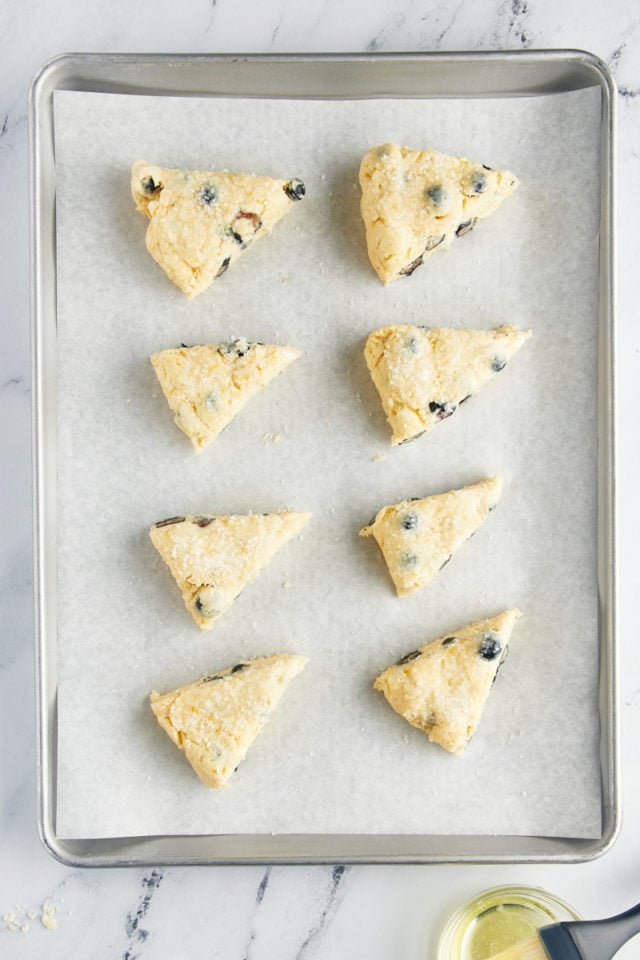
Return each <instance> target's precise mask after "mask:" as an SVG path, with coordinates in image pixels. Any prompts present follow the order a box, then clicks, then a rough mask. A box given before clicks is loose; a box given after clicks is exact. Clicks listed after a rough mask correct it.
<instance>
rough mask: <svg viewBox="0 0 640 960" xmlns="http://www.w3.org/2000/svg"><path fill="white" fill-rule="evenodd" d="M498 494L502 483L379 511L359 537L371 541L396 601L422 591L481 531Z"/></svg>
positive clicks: (488, 482)
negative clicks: (477, 532)
mask: <svg viewBox="0 0 640 960" xmlns="http://www.w3.org/2000/svg"><path fill="white" fill-rule="evenodd" d="M501 492H502V479H501V477H499V476H497V477H492V478H491V479H489V480H481V481H480V483H474V484H472V485H471V486H468V487H462V488H461V489H459V490H450V491H449V492H448V493H438V494H436V495H435V496H433V497H425V498H424V499H423V500H417V499H416V500H403V501H402V503H396V504H393V505H391V506H388V507H383V508H382V510H380V511H379V512H378V514H377V515H376V517H375V519H374V520H372V522H371V523H370V524H369V525H368V526H366V527H363V529H362V530H361V531H360V536H361V537H371V536H373V537H375V539H376V540H377V542H378V544H379V546H380V549H381V550H382V553H383V556H384V559H385V562H386V564H387V567H388V569H389V573H390V575H391V579H392V580H393V582H394V584H395V587H396V593H397V594H398V596H399V597H408V596H410V595H411V594H412V593H415V592H416V590H421V589H422V587H424V586H425V585H426V584H427V583H429V581H430V580H432V579H433V577H435V575H436V574H437V573H438V571H439V570H441V569H442V568H443V567H444V566H445V564H447V563H448V562H449V560H451V557H452V556H453V554H454V553H455V552H456V550H457V549H458V548H459V547H461V546H462V544H463V543H464V542H465V540H468V539H469V537H470V536H471V535H472V534H473V533H475V532H476V530H477V529H478V528H479V527H481V526H482V524H483V523H484V521H485V520H486V519H487V517H488V516H489V513H490V512H491V511H492V510H493V508H494V507H495V505H496V503H497V502H498V498H499V497H500V494H501Z"/></svg>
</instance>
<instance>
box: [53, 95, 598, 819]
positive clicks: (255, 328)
mask: <svg viewBox="0 0 640 960" xmlns="http://www.w3.org/2000/svg"><path fill="white" fill-rule="evenodd" d="M55 97H56V99H55V143H56V167H57V196H56V199H57V237H58V263H57V277H58V323H59V395H58V401H59V580H60V582H59V700H58V704H59V722H58V809H57V829H58V833H59V835H60V836H61V837H65V838H72V837H107V836H112V837H115V836H129V835H150V834H164V833H170V834H181V833H182V834H194V833H219V832H223V833H235V832H239V833H252V832H258V833H261V832H267V833H269V832H273V833H279V832H284V833H287V832H290V833H373V834H375V833H439V834H448V833H461V834H469V833H471V834H475V833H481V834H504V835H510V834H524V835H556V836H571V837H596V836H599V835H600V803H601V799H600V785H599V761H598V737H599V716H598V700H597V667H598V637H597V609H596V404H597V391H596V360H597V356H596V351H597V287H598V212H599V155H598V153H599V123H600V94H599V92H598V91H596V90H589V91H580V92H575V93H569V94H562V95H555V96H547V97H540V98H532V99H499V100H472V101H471V100H470V101H461V100H446V101H444V100H443V101H434V100H431V101H425V100H410V99H407V100H369V101H364V100H361V101H346V102H304V101H295V100H289V101H286V100H285V101H282V100H278V101H270V100H250V99H221V100H216V99H186V98H168V97H167V98H152V97H142V96H140V97H135V96H119V95H101V94H93V93H89V94H84V93H75V92H58V93H56V95H55ZM388 141H392V142H399V143H404V144H407V145H410V146H416V147H420V146H433V147H436V148H437V149H440V150H442V151H444V152H447V153H453V154H462V155H466V156H469V157H472V158H474V159H477V160H478V161H479V162H482V163H486V164H488V165H490V166H495V167H502V168H508V169H511V170H512V171H514V172H515V173H516V174H517V175H518V177H519V179H520V180H521V186H520V188H519V190H518V191H517V192H516V194H515V195H514V196H513V197H512V198H511V199H510V200H508V201H507V202H506V203H505V205H504V206H503V207H502V209H501V210H499V211H498V212H497V213H496V214H495V215H494V216H493V217H491V218H490V219H489V220H487V221H483V222H482V223H480V224H479V225H478V226H477V228H476V230H475V231H474V232H473V233H471V234H470V235H468V236H466V237H465V238H464V240H462V239H461V240H460V242H459V243H456V244H455V246H454V247H453V248H452V249H451V250H450V251H448V252H447V253H444V254H441V255H435V256H434V257H433V258H432V259H431V260H430V261H429V262H428V264H426V265H425V266H423V267H421V268H420V270H418V271H417V272H416V273H415V274H414V275H413V277H412V278H411V279H409V280H401V281H398V282H397V283H395V284H393V285H392V286H391V287H389V288H383V286H382V285H381V284H380V283H379V281H378V279H377V277H376V276H375V274H374V273H373V271H372V269H371V267H370V265H369V262H368V259H367V254H366V248H365V242H364V229H363V225H362V222H361V219H360V215H359V196H360V191H359V187H358V185H357V174H358V167H359V162H360V159H361V157H362V155H363V154H364V152H365V151H366V150H367V149H368V148H369V147H370V146H372V145H374V144H377V143H384V142H388ZM138 159H144V160H147V161H149V162H152V163H157V164H160V165H164V166H176V167H184V168H201V169H212V170H216V169H222V168H226V169H229V170H236V171H245V172H256V173H264V174H269V175H272V176H277V177H290V176H297V177H301V178H302V179H304V181H305V183H306V185H307V197H306V199H305V200H304V201H303V202H302V203H300V204H298V205H296V206H295V207H294V208H292V210H291V211H290V213H288V214H287V216H286V218H285V219H284V220H283V221H281V223H279V224H278V225H277V226H276V228H275V230H274V232H273V235H272V236H271V237H268V238H266V239H263V240H260V242H259V243H256V244H255V245H254V247H252V248H251V249H250V250H248V251H247V252H246V253H245V254H244V255H243V257H242V258H241V259H240V260H239V261H238V262H237V263H235V264H234V265H233V267H232V269H230V270H229V271H228V272H227V274H226V275H225V276H224V277H223V278H221V279H220V280H219V281H216V283H215V284H214V286H213V287H212V288H211V289H210V290H209V291H208V292H206V293H205V294H203V295H201V296H200V297H198V298H197V299H196V300H194V301H188V300H187V299H186V298H185V297H184V295H183V294H182V293H181V292H180V291H179V290H178V288H177V287H175V286H174V285H173V284H172V283H171V282H170V281H169V280H168V279H167V278H166V276H165V275H164V273H163V272H162V271H161V270H160V268H159V267H158V266H157V265H156V264H155V263H154V262H153V261H152V259H151V257H150V256H149V254H148V253H147V251H146V249H145V244H144V234H145V230H146V220H145V219H144V218H143V217H142V216H140V214H138V213H137V212H136V210H135V208H134V204H133V201H132V199H131V196H130V193H129V170H130V166H131V164H132V163H133V162H134V161H135V160H138ZM389 322H415V323H419V324H428V325H431V326H437V325H450V326H460V327H462V326H464V327H479V328H487V327H494V326H497V325H499V324H501V323H504V322H513V323H516V324H518V325H520V326H522V327H530V328H532V329H533V331H534V337H533V339H532V340H531V341H530V342H529V343H528V344H527V345H526V346H525V347H524V348H523V350H522V351H521V353H520V354H519V355H518V356H517V357H515V358H514V359H513V361H512V362H511V363H510V364H509V366H508V367H507V368H506V370H505V371H504V373H503V374H500V376H499V377H497V378H495V380H494V381H493V382H492V383H491V384H489V385H487V386H486V387H484V388H483V390H482V391H481V393H480V394H479V395H478V396H477V397H475V398H474V399H473V400H472V401H471V402H470V403H468V404H466V405H465V406H464V408H462V409H461V410H460V411H458V412H457V413H456V415H455V416H454V417H452V418H451V419H449V420H447V421H446V422H444V423H442V424H438V425H437V427H436V428H435V429H434V430H433V432H432V433H431V434H429V435H428V436H427V437H423V438H421V439H420V440H417V441H415V442H414V443H412V444H408V445H406V446H404V447H400V448H392V447H391V445H390V442H389V436H390V432H389V429H388V427H387V424H386V422H385V420H384V416H383V414H382V410H381V406H380V403H379V399H378V396H377V394H376V391H375V389H374V387H373V385H372V383H371V381H370V379H369V375H368V372H367V370H366V367H365V364H364V360H363V356H362V348H363V345H364V340H365V338H366V336H367V334H368V333H369V331H370V330H372V329H374V328H375V327H377V326H381V325H383V324H386V323H389ZM236 336H246V337H247V338H248V339H250V340H252V339H253V340H260V341H266V342H275V343H288V344H292V345H294V346H296V347H298V348H300V349H301V350H302V351H303V356H302V358H301V359H299V360H298V361H297V362H296V363H295V364H294V365H293V366H292V367H290V368H289V370H288V371H286V373H284V374H283V375H282V376H281V377H279V378H278V379H277V380H276V381H275V382H274V383H273V384H271V385H270V386H269V387H268V388H267V389H266V390H265V391H263V392H262V393H261V394H260V395H259V396H258V397H257V398H255V399H254V400H253V401H252V402H251V403H250V405H249V406H248V407H246V408H245V410H244V412H243V413H242V414H241V415H240V416H238V417H237V419H236V420H235V421H234V422H233V424H232V425H231V426H229V428H228V429H227V430H226V431H225V432H224V434H222V435H221V436H220V437H219V438H218V439H217V440H216V441H215V443H214V444H213V445H212V446H211V447H210V448H209V449H208V450H207V451H206V452H205V453H204V454H203V455H202V456H201V457H196V456H195V455H194V454H193V453H192V450H191V445H190V443H189V441H188V440H187V438H186V437H184V436H183V434H182V433H181V432H180V431H179V430H178V429H177V428H176V427H175V425H174V424H173V421H172V417H171V414H170V412H169V409H168V406H167V404H166V402H165V400H164V397H163V396H162V393H161V391H160V389H159V386H158V384H157V382H156V379H155V375H154V372H153V370H152V368H151V365H150V363H149V361H148V356H149V354H151V353H153V352H155V351H158V350H162V349H164V348H166V347H171V346H176V345H177V344H179V343H180V342H184V343H207V342H217V341H219V340H227V339H230V338H232V337H236ZM276 440H278V441H279V442H276ZM496 472H500V473H502V475H503V477H504V480H505V491H504V493H503V496H502V499H501V501H500V503H499V504H498V508H497V509H496V511H495V512H494V513H493V514H492V515H491V517H490V518H489V520H488V521H487V523H486V524H485V525H484V526H483V527H482V528H481V530H480V531H479V532H478V533H477V534H476V536H475V537H474V538H473V540H472V541H470V542H469V543H467V544H465V545H464V547H462V548H461V550H460V551H459V553H458V554H457V555H456V556H455V557H454V559H453V560H452V562H451V563H450V564H449V565H448V566H447V567H446V568H445V569H443V571H442V572H441V573H440V574H439V576H438V577H437V578H436V579H435V580H434V581H433V582H432V583H431V584H430V585H429V586H428V587H427V588H426V589H424V590H423V591H421V592H420V593H419V594H417V595H416V596H414V597H413V598H410V599H405V600H400V599H398V598H397V597H396V596H395V593H394V591H393V588H392V585H391V581H390V579H389V577H388V575H387V572H386V568H385V566H384V562H383V560H382V556H381V554H380V552H379V549H378V547H377V545H376V544H375V542H374V541H373V540H362V539H359V538H358V535H357V534H358V530H359V528H360V527H361V526H362V525H364V524H365V523H367V522H368V521H369V520H370V519H371V517H372V516H373V515H374V514H375V513H376V511H377V510H378V509H379V508H380V507H381V506H383V505H384V504H387V503H393V502H396V501H398V500H400V499H403V498H405V497H421V496H427V495H429V494H432V493H438V492H441V491H445V490H448V489H451V488H454V487H457V486H461V485H464V484H467V483H471V482H474V481H476V480H479V479H481V478H482V477H485V476H491V475H493V474H495V473H496ZM281 508H290V509H298V510H311V511H313V514H314V518H313V520H312V522H311V523H310V524H309V526H308V527H307V528H306V529H305V531H304V533H303V535H302V536H301V537H300V538H299V539H297V540H295V541H293V542H291V543H290V544H288V545H287V546H286V547H285V548H284V549H283V550H282V551H281V552H280V553H279V554H278V555H277V556H276V558H275V559H274V560H273V561H272V563H271V564H270V566H269V567H268V568H267V569H265V570H264V571H263V572H262V574H261V575H260V576H259V578H258V579H257V580H256V581H255V582H254V583H253V584H252V585H251V586H249V587H247V589H246V590H245V591H244V592H243V594H242V596H241V597H239V599H238V600H237V601H236V602H235V603H234V605H233V606H232V608H231V609H230V610H229V611H228V612H227V613H225V614H224V615H223V616H222V617H221V618H220V620H219V621H218V622H217V624H216V626H215V627H214V630H213V631H212V632H211V633H209V634H206V633H201V632H200V631H199V630H198V628H197V627H196V626H195V624H194V623H193V622H192V620H191V617H190V615H189V614H188V613H187V611H186V610H185V608H184V606H183V603H182V599H181V597H180V594H179V591H178V589H177V587H176V585H175V583H174V582H173V580H172V578H171V576H170V574H169V572H168V570H167V569H166V568H165V566H164V564H163V563H162V561H161V560H160V559H159V557H158V556H157V554H156V553H155V551H154V548H153V546H152V545H151V542H150V540H149V537H148V533H147V530H148V527H149V525H150V524H151V523H153V522H154V521H156V520H159V519H162V518H164V517H168V516H174V515H176V514H183V513H198V512H212V513H232V512H248V511H256V512H267V511H272V510H278V509H281ZM514 605H517V606H519V607H520V608H521V610H522V611H523V613H524V617H523V619H522V620H521V621H520V622H519V624H518V625H517V626H516V629H515V631H514V635H513V640H512V644H511V650H510V654H509V658H508V660H507V662H506V663H505V664H504V666H503V667H502V669H501V671H500V675H499V677H498V680H497V682H496V684H495V686H494V689H493V692H492V694H491V696H490V698H489V701H488V703H487V707H486V709H485V713H484V716H483V718H482V721H481V724H480V727H479V729H478V732H477V733H476V735H475V737H474V739H473V740H472V742H471V744H470V745H469V747H468V749H467V753H466V755H465V757H464V758H463V759H458V758H455V757H452V756H450V755H448V754H446V753H445V752H444V751H443V750H441V749H440V748H439V747H437V746H435V745H431V744H429V742H428V741H427V739H426V737H425V736H424V734H422V733H421V732H419V731H417V730H414V729H413V728H411V727H410V726H409V725H408V724H406V722H405V721H403V720H402V719H401V718H400V717H398V716H397V715H396V714H395V713H394V712H393V711H392V710H391V709H390V707H389V706H388V705H387V703H386V701H385V700H384V698H383V697H382V695H381V694H379V693H376V692H375V691H374V690H373V689H372V687H371V684H372V681H373V679H374V678H375V676H376V674H377V673H378V672H379V671H380V670H381V669H382V668H384V667H386V666H387V665H388V664H389V663H391V662H393V661H395V660H396V659H397V658H398V657H400V656H402V655H403V654H405V653H407V652H408V651H410V650H413V649H415V648H416V647H417V646H418V645H420V644H422V643H424V642H426V641H427V640H429V639H433V638H435V637H437V636H439V635H442V634H443V633H445V632H446V633H451V632H452V631H454V630H455V628H456V627H458V626H461V625H463V624H465V623H467V622H470V621H472V620H475V619H479V618H482V617H485V616H490V615H492V614H494V613H497V612H498V611H500V610H502V609H505V608H506V607H510V606H514ZM281 650H282V651H292V652H299V653H303V654H306V655H307V656H308V657H309V658H310V663H309V665H308V667H307V668H306V670H305V672H304V673H303V674H302V676H301V677H299V678H298V679H296V680H295V681H294V683H293V684H292V685H291V687H290V688H289V690H288V692H287V694H286V696H285V698H284V700H283V701H282V703H281V705H280V707H279V708H278V711H277V712H276V713H275V714H274V716H273V718H272V719H271V721H270V723H269V724H268V725H267V727H266V728H265V730H264V732H263V733H262V734H261V736H260V737H259V738H258V740H257V741H256V742H255V744H254V745H253V747H252V749H251V751H250V752H249V755H248V757H247V759H246V760H245V761H244V762H243V763H242V765H241V766H240V768H239V769H238V772H237V773H236V774H235V776H234V777H233V779H232V781H231V786H230V788H229V789H227V790H219V791H211V790H208V789H207V788H205V787H204V786H203V785H202V784H201V783H200V782H199V780H198V779H197V777H196V776H195V774H194V773H193V771H192V770H191V768H190V767H189V765H188V763H187V762H186V760H185V758H184V756H183V755H182V754H181V753H180V752H179V751H178V750H177V749H176V748H175V747H174V746H173V744H172V743H171V742H170V741H169V739H168V737H167V736H166V735H165V734H164V733H163V732H162V730H161V729H160V727H159V726H158V725H157V723H156V721H155V719H154V717H153V715H152V713H151V710H150V709H149V706H148V701H147V698H148V694H149V692H150V691H151V690H153V689H155V690H158V691H160V692H164V691H166V690H169V689H173V688H174V687H176V686H178V685H180V684H182V683H185V682H187V681H190V680H192V679H195V678H197V677H198V676H200V675H201V674H203V673H206V672H212V671H215V670H217V669H219V668H221V667H224V666H227V665H230V664H233V663H235V662H236V661H237V660H238V659H241V658H246V657H251V656H258V655H261V654H266V653H272V652H276V651H281Z"/></svg>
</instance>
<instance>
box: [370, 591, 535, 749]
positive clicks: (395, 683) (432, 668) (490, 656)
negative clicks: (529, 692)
mask: <svg viewBox="0 0 640 960" xmlns="http://www.w3.org/2000/svg"><path fill="white" fill-rule="evenodd" d="M519 616H521V614H520V611H519V610H505V611H504V613H500V614H498V616H497V617H492V618H491V619H489V620H479V621H477V623H471V624H469V626H466V627H461V628H460V629H459V630H456V631H454V632H453V633H450V634H447V636H446V637H439V638H438V639H437V640H434V641H433V642H432V643H427V644H425V645H424V646H423V647H420V649H419V650H414V651H413V653H409V654H407V656H406V657H403V658H402V659H401V660H399V661H398V663H396V664H394V666H392V667H388V668H387V669H386V670H385V671H384V672H383V673H381V674H380V676H379V677H377V678H376V680H375V683H374V684H373V686H374V687H375V689H376V690H381V691H382V693H384V695H385V697H386V698H387V700H388V701H389V703H390V704H391V706H392V707H393V709H394V710H395V711H396V713H399V714H400V716H401V717H404V719H405V720H407V721H408V722H409V723H410V724H411V725H412V726H414V727H418V729H419V730H424V732H425V733H426V734H427V736H428V737H429V740H432V741H433V742H434V743H439V744H440V746H441V747H444V748H445V750H449V752H450V753H455V754H458V755H460V754H462V753H464V748H465V747H466V745H467V743H468V742H469V739H470V738H471V736H472V735H473V733H474V731H475V729H476V727H477V726H478V721H479V720H480V716H481V714H482V710H483V707H484V705H485V701H486V699H487V697H488V696H489V691H490V690H491V686H492V684H493V681H494V680H495V677H496V673H497V672H498V667H499V666H500V664H501V663H502V661H503V660H504V658H505V656H506V652H507V644H508V643H509V638H510V636H511V631H512V629H513V625H514V623H515V621H516V620H517V619H518V617H519Z"/></svg>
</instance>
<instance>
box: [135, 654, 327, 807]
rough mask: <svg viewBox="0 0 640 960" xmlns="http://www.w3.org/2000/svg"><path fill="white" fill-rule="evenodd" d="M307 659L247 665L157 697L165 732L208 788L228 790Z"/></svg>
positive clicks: (286, 657)
mask: <svg viewBox="0 0 640 960" xmlns="http://www.w3.org/2000/svg"><path fill="white" fill-rule="evenodd" d="M307 662H308V661H307V658H306V657H301V656H296V655H294V654H287V653H278V654H274V655H273V656H270V657H258V658H256V659H255V660H243V661H241V662H240V663H236V664H235V665H234V666H232V667H228V668H227V669H226V670H221V671H220V672H219V673H214V674H211V675H210V676H206V677H202V678H201V679H199V680H196V681H195V682H194V683H187V684H185V686H183V687H179V688H178V689H177V690H172V691H170V692H169V693H165V694H162V695H161V694H158V693H156V692H155V691H154V692H153V693H152V694H151V697H150V700H151V709H152V710H153V712H154V714H155V716H156V719H157V721H158V723H159V724H160V726H161V727H162V729H163V730H164V731H165V732H166V733H167V734H168V735H169V736H170V737H171V739H172V740H173V742H174V743H175V744H176V746H178V747H180V749H181V750H183V751H184V753H185V755H186V757H187V760H188V761H189V763H190V764H191V766H192V767H193V769H194V770H195V772H196V773H197V774H198V776H199V777H200V779H201V780H202V782H203V783H205V784H206V785H207V786H208V787H213V788H214V789H215V788H217V787H224V786H226V785H227V782H228V780H229V777H231V775H232V774H233V772H234V771H235V769H236V767H237V766H238V764H239V763H240V762H241V760H243V759H244V757H245V755H246V753H247V750H248V749H249V747H250V746H251V744H252V743H253V741H254V740H255V738H256V737H257V736H258V734H259V733H260V731H261V730H262V728H263V727H264V725H265V723H266V722H267V720H268V719H269V717H270V716H271V714H272V713H273V711H274V710H275V708H276V707H277V705H278V703H279V701H280V698H281V697H282V695H283V693H284V691H285V689H286V687H287V686H288V684H289V683H290V681H291V680H293V678H294V677H296V676H297V675H298V674H299V673H301V672H302V670H303V669H304V667H305V666H306V664H307Z"/></svg>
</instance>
